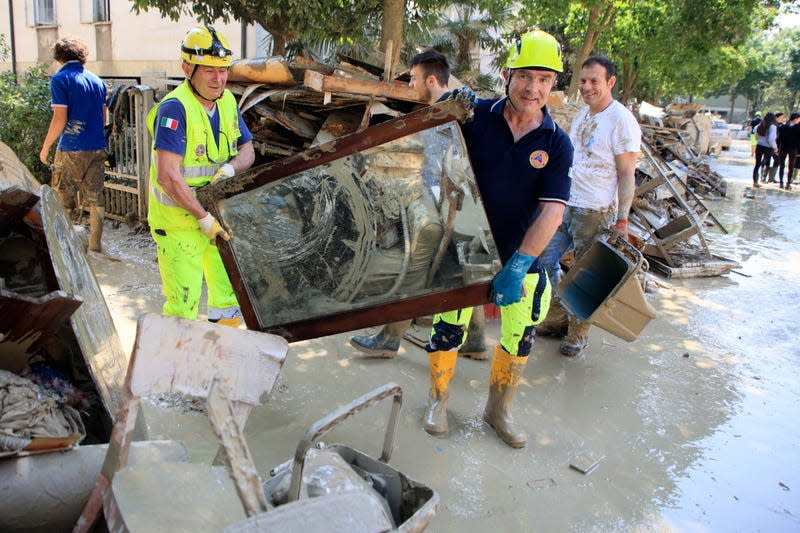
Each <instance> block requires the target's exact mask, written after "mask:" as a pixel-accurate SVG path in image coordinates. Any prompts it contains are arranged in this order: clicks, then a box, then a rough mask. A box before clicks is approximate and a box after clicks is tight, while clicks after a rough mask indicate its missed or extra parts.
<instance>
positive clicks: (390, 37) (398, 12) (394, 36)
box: [380, 0, 406, 51]
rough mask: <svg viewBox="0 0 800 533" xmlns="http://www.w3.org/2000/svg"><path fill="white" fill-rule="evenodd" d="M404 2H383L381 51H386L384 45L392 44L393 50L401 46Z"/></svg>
mask: <svg viewBox="0 0 800 533" xmlns="http://www.w3.org/2000/svg"><path fill="white" fill-rule="evenodd" d="M405 10H406V2H405V0H383V27H382V28H381V44H380V47H381V50H384V51H385V50H386V43H388V42H389V41H392V42H394V49H395V50H397V49H398V48H399V47H402V46H403V19H404V18H405Z"/></svg>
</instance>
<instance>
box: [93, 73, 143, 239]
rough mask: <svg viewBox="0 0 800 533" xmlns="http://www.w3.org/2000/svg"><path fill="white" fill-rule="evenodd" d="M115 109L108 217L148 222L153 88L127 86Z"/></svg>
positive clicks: (107, 187) (108, 173)
mask: <svg viewBox="0 0 800 533" xmlns="http://www.w3.org/2000/svg"><path fill="white" fill-rule="evenodd" d="M118 98H119V99H125V100H120V101H118V102H117V106H122V107H121V108H119V109H117V106H115V110H112V113H111V121H112V127H113V133H112V135H111V137H110V140H109V152H110V153H111V154H112V157H110V158H109V159H110V160H111V162H112V166H108V167H106V179H105V190H104V194H105V203H106V205H105V209H106V217H107V218H110V219H114V220H119V221H123V222H128V223H131V222H133V221H139V222H142V223H146V222H147V196H148V186H149V182H150V174H149V173H150V147H151V139H150V134H149V132H148V131H147V124H146V120H147V113H148V111H150V108H152V107H153V89H152V88H150V87H148V86H147V85H134V86H130V87H128V88H126V89H125V90H124V91H122V93H121V94H120V95H119V96H118Z"/></svg>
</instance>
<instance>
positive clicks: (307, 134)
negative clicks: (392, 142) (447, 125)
mask: <svg viewBox="0 0 800 533" xmlns="http://www.w3.org/2000/svg"><path fill="white" fill-rule="evenodd" d="M392 72H393V69H392V68H390V67H389V66H386V67H379V66H376V65H373V64H371V63H368V62H364V61H360V60H358V59H356V58H352V57H347V56H340V61H339V63H338V65H337V66H336V67H335V68H331V67H328V66H326V65H323V64H320V63H317V62H315V61H311V60H308V59H305V58H303V57H298V58H296V59H295V60H293V61H292V62H287V61H285V60H283V59H282V58H278V57H272V58H269V59H266V60H263V59H262V60H243V61H237V62H235V63H234V65H233V66H232V67H231V75H230V78H229V83H228V88H229V89H230V90H231V91H232V92H233V93H234V94H235V95H237V97H238V99H239V108H240V109H241V111H242V114H243V117H244V119H245V122H246V123H247V125H248V127H249V128H250V131H251V133H252V134H253V143H254V145H255V148H256V153H257V160H256V164H260V163H266V162H270V161H274V160H277V159H281V158H283V157H288V156H291V155H294V154H296V153H299V152H302V151H304V150H307V149H308V148H311V147H313V146H316V145H318V144H322V143H325V142H328V141H330V140H333V139H335V138H338V137H341V136H343V135H347V134H350V133H355V132H357V131H361V130H363V129H365V128H367V127H368V126H370V125H372V124H375V123H378V122H382V121H384V120H386V119H388V118H393V117H397V116H400V115H403V114H406V113H408V112H410V111H413V110H415V109H417V108H419V107H421V102H420V101H419V100H418V97H417V95H416V92H415V91H414V90H412V89H411V88H410V87H409V86H408V82H407V79H408V78H407V77H405V80H403V78H404V76H399V77H397V78H395V77H394V76H393V75H392ZM387 80H388V81H387ZM456 86H457V85H456Z"/></svg>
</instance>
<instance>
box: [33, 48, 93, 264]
mask: <svg viewBox="0 0 800 533" xmlns="http://www.w3.org/2000/svg"><path fill="white" fill-rule="evenodd" d="M88 57H89V50H88V48H87V47H86V44H84V43H83V41H81V40H80V39H77V38H75V37H64V38H62V39H59V40H58V41H56V42H55V44H54V45H53V59H55V60H56V61H58V62H59V63H61V64H63V66H62V67H61V69H60V70H59V71H58V72H57V73H56V74H55V75H54V76H53V77H52V78H51V79H50V95H51V98H52V107H53V117H52V119H51V120H50V127H49V128H48V130H47V135H46V136H45V138H44V142H43V143H42V149H41V151H40V152H39V160H40V161H41V162H42V163H44V164H45V165H49V164H50V148H51V147H52V146H53V143H55V142H56V140H58V145H57V146H56V153H55V157H54V159H53V164H52V166H51V168H52V181H51V186H52V187H53V190H55V191H56V194H58V197H59V199H60V200H61V203H62V204H63V205H64V209H66V210H67V213H68V214H69V215H71V214H72V210H73V209H75V207H76V200H75V197H76V195H77V193H80V199H81V203H82V207H85V208H88V211H89V226H90V234H89V249H90V250H94V251H97V252H99V251H100V250H101V243H100V241H101V237H102V234H103V217H104V216H105V210H104V207H105V199H104V195H103V181H104V178H105V165H104V162H105V159H106V138H105V135H104V134H103V125H104V124H105V119H106V114H107V109H106V85H105V84H104V83H103V81H102V80H101V79H100V78H98V77H97V75H95V74H94V73H92V72H90V71H89V70H87V69H86V68H85V67H84V65H85V64H86V60H87V58H88Z"/></svg>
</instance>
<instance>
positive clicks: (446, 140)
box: [197, 100, 500, 341]
mask: <svg viewBox="0 0 800 533" xmlns="http://www.w3.org/2000/svg"><path fill="white" fill-rule="evenodd" d="M467 114H468V109H466V108H465V107H464V105H463V104H462V103H461V102H460V101H457V100H447V101H445V102H441V103H438V104H436V105H434V106H431V107H427V108H423V109H421V110H419V111H416V112H413V113H410V114H408V115H404V116H402V117H399V118H396V119H393V120H390V121H387V122H383V123H381V124H378V125H376V126H372V127H369V128H367V129H365V130H363V131H362V132H360V133H354V134H351V135H345V136H343V137H339V138H336V139H334V140H332V141H330V142H327V143H325V144H322V145H319V146H316V147H314V148H312V149H310V150H308V151H306V152H304V153H302V154H299V155H297V156H293V157H288V158H284V159H281V160H279V161H275V162H273V163H268V164H266V165H262V166H259V167H255V168H252V169H250V170H248V171H246V172H243V173H242V174H239V175H237V176H234V177H232V178H229V179H226V180H221V181H219V182H217V183H215V184H213V185H208V186H206V187H203V188H201V189H199V190H198V191H197V196H198V200H199V201H200V203H201V204H203V206H204V207H205V208H206V209H208V210H209V211H210V212H211V213H213V214H214V216H215V217H216V218H217V219H218V220H219V221H220V222H221V223H222V224H223V225H224V226H225V227H226V228H227V229H228V231H229V233H230V234H231V240H230V241H222V240H221V239H220V240H219V241H218V242H217V246H218V247H219V250H220V254H221V256H222V259H223V262H224V264H225V267H226V269H227V271H228V274H229V276H230V278H231V281H232V283H233V286H234V290H235V291H236V295H237V299H238V300H239V302H240V305H241V308H242V313H243V315H244V318H245V321H246V323H247V326H248V328H250V329H253V330H259V331H271V332H275V333H279V334H280V335H281V336H283V337H285V338H287V339H288V340H290V341H296V340H302V339H307V338H313V337H320V336H324V335H329V334H332V333H337V332H342V331H351V330H354V329H360V328H363V327H367V326H371V325H376V324H380V323H383V322H385V321H392V320H401V319H405V318H411V317H414V316H418V315H419V314H425V313H435V312H438V311H445V310H450V309H457V308H460V307H468V306H472V305H477V304H483V303H485V302H486V301H487V300H488V288H489V282H490V280H491V278H492V276H493V275H494V274H495V273H496V272H497V271H499V269H500V262H499V260H497V252H496V249H495V247H494V243H493V240H492V236H491V233H490V231H489V225H488V222H487V221H486V215H485V213H484V212H483V208H482V204H481V202H480V196H479V193H478V188H477V185H476V183H475V179H474V175H473V174H472V170H471V168H470V166H469V159H468V157H467V152H466V147H465V144H464V140H463V137H462V136H461V132H460V129H459V128H458V127H457V125H456V124H455V121H456V120H458V119H462V120H463V119H465V118H466V117H467ZM420 166H421V167H422V169H421V170H420ZM464 217H467V220H462V219H463V218H464ZM465 227H468V228H470V229H469V230H464V229H461V228H465ZM467 231H471V232H472V234H471V235H468V234H467ZM473 241H474V243H477V245H475V246H472V245H471V244H474V243H473ZM431 243H433V245H431ZM440 243H443V244H441V245H440ZM459 249H460V250H461V256H460V257H461V259H459ZM473 255H474V256H475V257H478V256H480V263H481V264H488V268H485V269H484V270H483V271H481V272H480V273H479V274H476V269H474V268H472V264H473V262H472V259H473ZM387 265H388V266H387Z"/></svg>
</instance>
